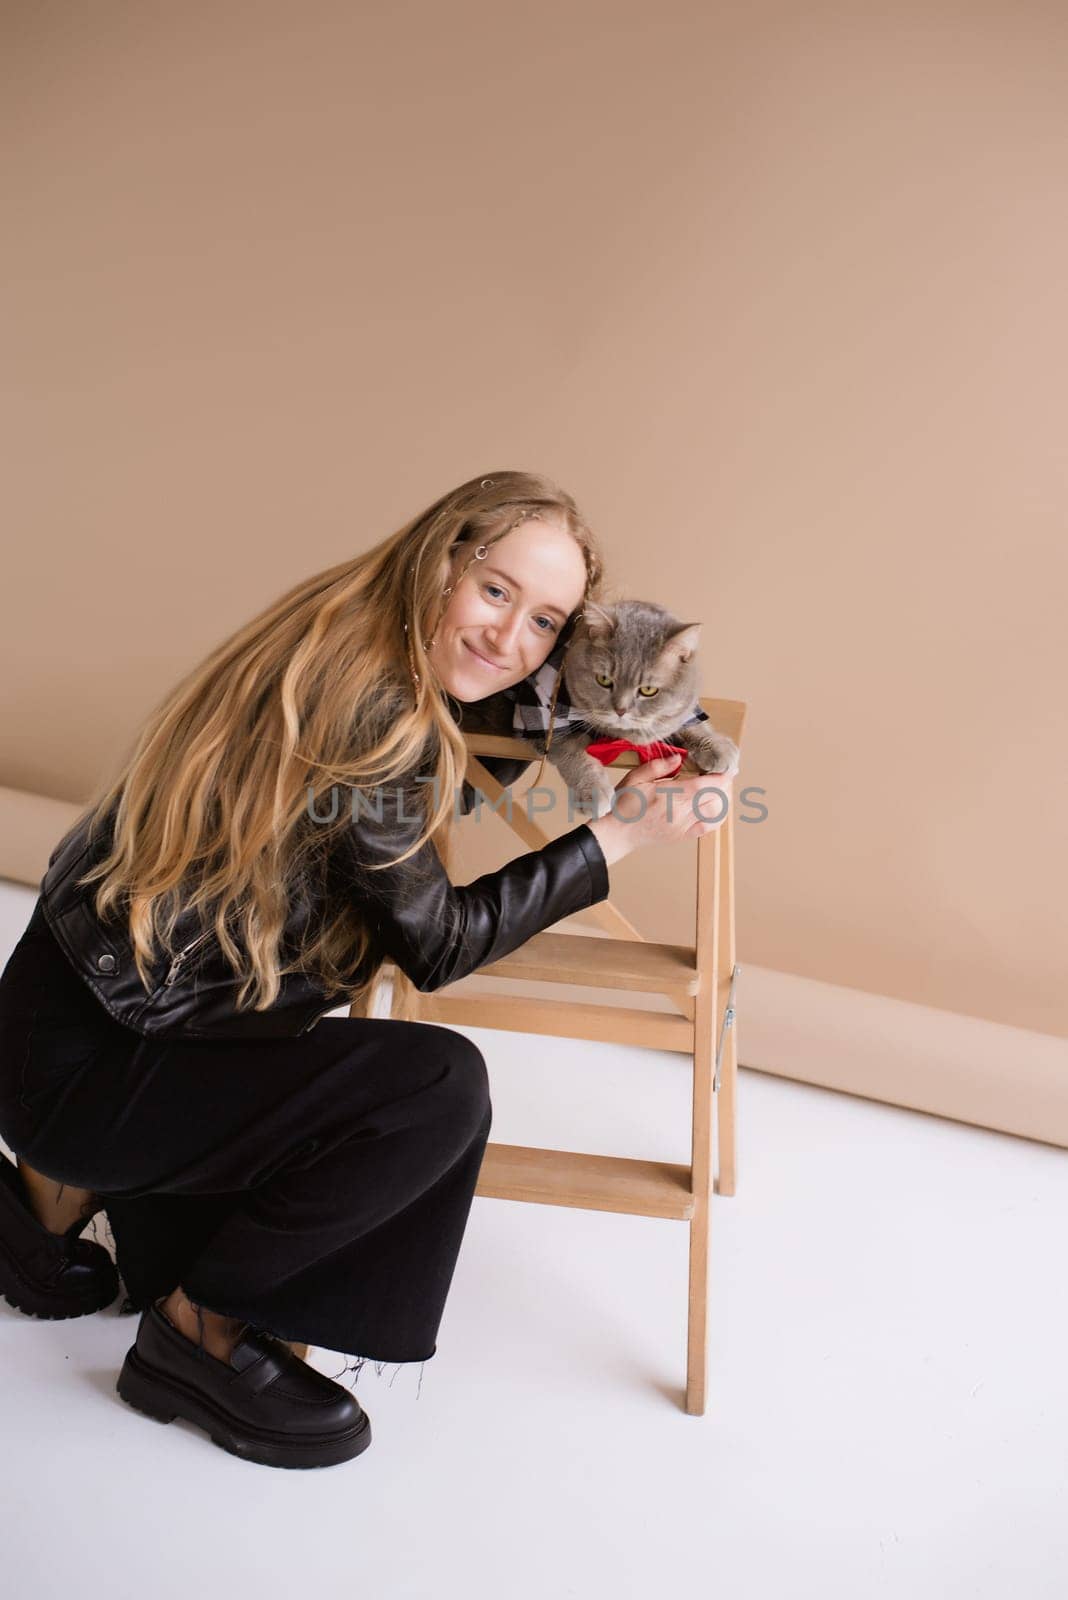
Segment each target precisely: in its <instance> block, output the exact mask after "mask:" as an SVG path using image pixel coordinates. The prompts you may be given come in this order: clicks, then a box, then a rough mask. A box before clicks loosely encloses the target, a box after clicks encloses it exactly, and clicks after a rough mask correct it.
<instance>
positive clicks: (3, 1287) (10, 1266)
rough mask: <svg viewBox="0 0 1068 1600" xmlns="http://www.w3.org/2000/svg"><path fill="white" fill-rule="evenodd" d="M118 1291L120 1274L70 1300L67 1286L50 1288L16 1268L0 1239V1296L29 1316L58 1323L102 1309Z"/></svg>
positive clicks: (15, 1263) (109, 1303)
mask: <svg viewBox="0 0 1068 1600" xmlns="http://www.w3.org/2000/svg"><path fill="white" fill-rule="evenodd" d="M118 1293H119V1275H118V1273H117V1272H115V1276H114V1279H110V1278H105V1280H104V1282H103V1283H102V1284H101V1285H100V1286H99V1288H97V1289H96V1290H95V1291H94V1292H93V1293H92V1294H88V1295H82V1296H80V1297H78V1298H77V1299H72V1297H71V1292H70V1290H69V1289H66V1290H64V1289H61V1288H60V1289H50V1288H49V1287H48V1285H47V1284H42V1283H35V1282H33V1281H32V1279H29V1278H25V1277H24V1276H23V1275H22V1273H21V1272H20V1271H19V1266H18V1262H17V1261H14V1260H12V1258H11V1256H10V1255H9V1254H8V1252H7V1250H6V1249H5V1248H4V1245H3V1242H2V1241H0V1299H4V1300H6V1301H7V1303H8V1305H9V1306H14V1308H15V1310H16V1311H21V1312H23V1313H24V1315H25V1316H28V1317H41V1318H43V1319H46V1320H48V1321H50V1322H59V1321H62V1320H65V1319H66V1318H68V1317H87V1316H89V1315H90V1313H91V1312H93V1311H103V1310H104V1308H105V1306H109V1305H111V1303H112V1301H113V1300H114V1299H115V1298H116V1296H117V1295H118Z"/></svg>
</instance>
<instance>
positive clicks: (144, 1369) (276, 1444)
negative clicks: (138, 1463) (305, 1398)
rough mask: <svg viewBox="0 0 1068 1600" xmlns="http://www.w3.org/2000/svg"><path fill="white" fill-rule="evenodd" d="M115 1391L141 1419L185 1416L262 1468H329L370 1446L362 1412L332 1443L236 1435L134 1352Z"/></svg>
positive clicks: (205, 1399) (198, 1397)
mask: <svg viewBox="0 0 1068 1600" xmlns="http://www.w3.org/2000/svg"><path fill="white" fill-rule="evenodd" d="M115 1387H116V1389H117V1390H118V1392H119V1394H120V1395H121V1396H122V1398H123V1399H124V1400H125V1401H126V1403H127V1405H131V1406H133V1407H134V1409H135V1410H136V1411H141V1412H143V1413H144V1415H145V1416H146V1417H153V1418H154V1419H155V1420H156V1421H157V1422H173V1421H174V1419H175V1417H184V1418H185V1420H186V1421H187V1422H192V1423H193V1424H194V1425H195V1426H196V1427H198V1428H203V1429H204V1430H205V1432H206V1433H207V1434H208V1435H209V1437H210V1438H211V1440H212V1443H213V1444H217V1445H218V1446H219V1448H220V1450H228V1451H229V1452H230V1454H231V1455H232V1456H240V1457H241V1459H242V1460H243V1461H256V1462H259V1463H260V1465H261V1466H265V1467H333V1466H337V1465H338V1464H339V1463H340V1462H342V1461H351V1460H352V1458H353V1457H354V1456H358V1455H360V1454H361V1452H362V1451H364V1450H366V1449H367V1446H368V1445H369V1444H370V1443H371V1423H370V1419H369V1418H368V1416H367V1414H366V1412H361V1415H360V1421H359V1422H358V1423H357V1424H356V1426H355V1427H354V1428H352V1429H351V1430H350V1431H349V1432H348V1433H342V1434H337V1435H335V1437H334V1438H332V1439H306V1440H301V1439H297V1438H294V1437H293V1436H292V1435H291V1434H285V1433H275V1432H272V1431H266V1430H263V1429H258V1428H257V1429H253V1428H250V1427H248V1425H247V1424H245V1423H242V1424H241V1425H240V1431H239V1429H238V1427H237V1426H236V1425H235V1422H234V1419H233V1417H228V1416H227V1415H226V1413H225V1412H224V1411H222V1410H220V1409H219V1408H218V1407H216V1406H214V1405H213V1404H212V1402H211V1399H210V1397H209V1396H207V1395H205V1394H202V1393H200V1392H199V1391H197V1390H195V1389H191V1388H188V1387H187V1386H186V1385H185V1384H183V1383H181V1382H180V1380H179V1379H177V1378H175V1377H174V1376H173V1375H171V1374H169V1373H168V1374H166V1375H164V1374H162V1373H159V1372H156V1371H154V1370H153V1368H151V1367H148V1366H146V1365H145V1363H144V1362H143V1361H141V1360H140V1359H139V1357H138V1354H137V1351H136V1349H135V1348H133V1349H131V1350H130V1351H129V1352H128V1354H127V1356H126V1360H125V1361H124V1362H123V1364H122V1371H121V1372H120V1373H119V1376H118V1379H117V1381H116V1384H115Z"/></svg>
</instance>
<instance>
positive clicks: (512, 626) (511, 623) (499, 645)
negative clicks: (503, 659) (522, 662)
mask: <svg viewBox="0 0 1068 1600" xmlns="http://www.w3.org/2000/svg"><path fill="white" fill-rule="evenodd" d="M522 623H523V619H522V617H519V616H514V617H510V618H508V620H507V621H505V620H504V619H503V618H502V619H501V620H500V621H499V622H495V623H494V624H493V626H492V627H489V628H487V629H486V632H487V634H488V635H489V637H490V639H491V640H492V642H493V645H494V647H495V649H496V650H497V652H498V654H499V655H502V656H506V655H510V654H514V652H515V650H516V648H517V646H518V644H519V630H520V628H521V627H522Z"/></svg>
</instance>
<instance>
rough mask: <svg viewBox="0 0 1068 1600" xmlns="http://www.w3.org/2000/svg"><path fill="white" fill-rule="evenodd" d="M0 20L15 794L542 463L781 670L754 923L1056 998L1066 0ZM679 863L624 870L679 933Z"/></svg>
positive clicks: (630, 585)
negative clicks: (284, 606) (180, 683)
mask: <svg viewBox="0 0 1068 1600" xmlns="http://www.w3.org/2000/svg"><path fill="white" fill-rule="evenodd" d="M3 28H4V40H3V51H2V57H3V62H4V65H3V84H2V94H0V102H2V105H3V138H2V140H0V162H2V165H3V197H2V198H3V207H2V215H3V218H4V231H5V235H6V238H5V242H4V261H5V273H6V278H7V288H6V292H5V294H4V296H3V305H2V314H3V318H4V322H5V327H4V329H3V344H4V348H5V351H6V355H5V359H4V364H3V365H4V369H3V377H2V382H3V387H4V416H3V418H2V437H3V440H4V445H5V447H6V452H7V455H8V460H7V464H6V466H5V468H4V474H3V484H4V487H3V497H4V505H5V523H6V530H7V542H6V555H5V558H4V559H5V582H4V610H3V627H2V629H0V649H2V651H3V661H2V668H3V680H4V686H5V713H4V719H3V727H2V742H0V784H3V785H6V786H7V787H9V788H12V789H16V790H21V791H26V792H27V793H29V794H33V795H46V796H50V797H53V798H55V799H60V800H66V801H74V802H77V801H80V800H81V799H82V797H83V796H84V795H85V794H86V793H87V792H88V791H89V789H90V788H91V786H92V785H93V784H94V783H95V782H96V781H97V780H98V779H99V778H100V777H101V775H102V774H104V773H105V772H106V771H107V770H108V769H109V766H110V763H111V762H113V761H114V760H115V759H116V757H117V756H118V754H119V753H120V751H122V750H123V749H124V748H125V747H126V745H127V743H128V741H129V740H130V739H131V738H132V736H133V732H134V730H135V728H136V726H137V724H138V721H139V719H140V718H141V717H142V716H143V715H144V714H145V712H146V711H147V710H148V709H149V708H150V707H151V706H152V705H153V704H154V703H155V702H156V701H157V699H158V698H159V697H160V696H161V695H162V694H163V693H164V691H165V690H166V689H167V688H168V687H169V686H170V684H171V683H172V682H173V681H174V679H175V678H176V676H177V675H178V674H179V673H181V672H184V671H185V670H186V669H187V668H188V667H189V666H190V665H191V664H192V663H193V662H194V661H195V660H197V659H198V658H199V657H200V656H201V655H203V653H204V652H205V651H207V650H208V649H209V648H210V647H211V646H212V645H214V644H215V642H216V641H217V640H218V639H219V638H220V637H221V636H222V635H224V634H225V633H227V632H229V631H230V630H231V629H233V628H234V627H235V626H236V625H237V624H239V623H240V622H242V621H243V620H244V619H246V618H247V617H248V616H249V615H251V614H252V613H253V612H254V611H255V610H258V609H259V608H260V607H261V606H262V605H264V604H265V603H266V602H267V601H269V600H271V599H272V597H274V596H275V595H277V594H278V593H279V592H280V591H281V590H282V589H284V588H285V587H287V586H288V585H290V584H292V583H293V582H294V581H295V580H297V579H298V578H299V577H301V576H302V575H303V574H305V573H307V572H309V571H312V570H314V569H317V568H319V567H322V566H326V565H327V564H328V563H331V562H335V561H337V560H339V559H340V558H342V557H343V556H345V555H346V554H348V553H349V552H351V551H354V550H358V549H360V548H363V547H365V546H366V545H367V544H369V543H371V542H372V541H375V540H377V539H379V538H380V537H381V536H382V535H383V534H384V533H385V532H387V531H388V530H390V529H391V528H393V527H394V526H396V525H398V524H399V523H400V522H401V521H402V520H404V519H405V518H407V517H409V516H411V515H412V514H413V513H414V512H415V511H416V510H417V509H419V508H420V507H421V506H423V505H424V504H425V503H426V502H428V501H429V500H430V499H432V498H433V497H436V496H437V495H439V494H441V493H442V492H443V491H444V490H445V489H447V488H448V487H450V486H451V485H452V484H454V483H456V482H459V481H460V480H462V479H464V478H466V477H468V476H469V475H471V474H474V473H481V472H490V471H492V470H493V469H495V468H504V467H512V466H515V467H523V468H532V469H536V470H539V471H546V472H548V473H550V474H552V475H553V476H555V477H556V478H558V479H559V480H560V481H561V482H562V483H564V484H565V485H567V486H568V488H570V490H571V491H572V493H574V494H575V496H576V498H577V499H578V500H579V502H580V504H581V505H582V506H583V507H584V509H585V511H586V513H587V515H588V516H589V517H590V519H591V520H592V521H593V522H594V523H595V524H596V526H597V527H598V529H599V530H600V531H601V533H602V535H603V537H604V539H605V541H606V544H607V547H608V552H609V557H610V564H611V576H612V578H613V580H614V584H615V592H616V593H617V594H618V595H631V596H643V597H646V598H651V599H656V600H659V601H660V602H662V603H663V604H666V605H668V606H670V607H671V608H672V609H673V610H675V611H676V612H677V613H678V615H679V616H680V617H681V618H682V619H683V620H685V621H694V620H701V621H702V622H703V623H704V642H703V651H702V655H703V685H702V687H703V692H704V693H706V694H709V695H717V696H721V697H726V698H734V699H741V700H745V701H747V702H748V703H749V707H750V711H749V724H748V736H747V742H746V747H745V752H744V757H743V765H742V773H741V777H740V779H739V782H738V785H737V788H738V791H739V793H740V791H741V789H742V788H743V787H744V786H745V785H746V784H748V785H753V786H757V787H759V788H760V789H762V790H763V791H764V794H763V803H764V804H765V805H766V806H767V808H768V813H769V815H768V818H767V821H766V822H763V823H761V824H758V825H749V826H745V825H741V824H740V825H739V828H738V838H737V850H738V873H739V886H738V938H739V959H740V960H743V961H748V962H750V963H756V964H757V965H758V966H759V967H762V968H765V969H770V970H772V971H774V972H778V973H783V974H792V975H799V976H801V977H804V978H813V979H821V980H825V981H827V982H828V983H831V984H836V985H844V986H846V987H848V988H850V989H857V990H862V991H867V992H869V993H870V994H873V995H879V996H886V997H895V998H897V999H900V1000H906V1001H915V1002H920V1003H921V1004H922V1005H925V1006H932V1007H938V1008H942V1009H944V1010H946V1011H948V1012H956V1013H964V1014H966V1015H967V1016H969V1017H971V1018H978V1019H988V1020H991V1021H994V1022H1001V1023H1006V1024H1012V1025H1015V1026H1016V1027H1018V1028H1022V1029H1029V1030H1037V1031H1038V1032H1040V1033H1045V1034H1047V1035H1055V1036H1058V1037H1060V1038H1063V1037H1064V1036H1066V1035H1068V993H1066V989H1065V985H1064V983H1063V981H1062V979H1063V968H1064V958H1065V953H1066V948H1068V938H1066V933H1068V924H1066V916H1065V910H1064V906H1065V894H1066V889H1068V882H1066V878H1068V874H1066V873H1065V854H1066V852H1065V845H1064V820H1063V810H1064V802H1065V798H1066V794H1068V784H1066V777H1068V771H1066V766H1068V754H1066V752H1068V737H1066V733H1068V729H1066V719H1065V713H1064V709H1063V696H1064V680H1065V665H1066V660H1065V656H1066V650H1065V644H1064V621H1063V613H1064V609H1065V591H1066V587H1068V583H1066V580H1068V558H1066V556H1065V553H1064V547H1063V545H1062V544H1061V543H1060V542H1059V541H1058V539H1057V533H1058V531H1059V529H1060V526H1061V525H1062V524H1063V521H1064V509H1065V503H1066V496H1065V485H1064V473H1065V457H1064V448H1063V428H1064V416H1065V396H1064V393H1063V388H1064V373H1065V370H1066V355H1068V351H1066V349H1065V344H1066V337H1065V318H1064V298H1063V292H1064V284H1065V282H1066V281H1068V260H1066V248H1065V246H1066V237H1068V234H1066V227H1065V203H1064V202H1065V188H1064V178H1065V162H1064V152H1065V135H1066V133H1068V113H1066V110H1065V98H1064V70H1065V61H1066V55H1065V52H1066V49H1068V19H1066V14H1065V10H1064V8H1063V7H1062V6H1057V5H1053V4H1050V5H1042V4H1028V3H1023V4H1021V3H1020V0H1013V3H1009V0H1004V3H1002V4H988V5H983V4H967V5H965V4H959V5H951V4H940V3H938V0H926V3H923V4H914V3H905V4H903V3H901V0H896V3H894V4H892V5H889V4H888V5H885V6H883V5H872V4H869V5H864V4H857V5H853V6H845V5H837V4H809V5H798V4H793V3H780V4H756V5H752V4H749V5H745V6H736V7H731V6H717V5H710V4H707V3H693V4H677V3H675V4H673V3H671V0H668V3H665V4H661V5H658V6H655V7H651V8H650V7H648V6H647V5H645V4H641V5H637V4H633V3H626V4H620V3H618V0H613V3H611V4H600V5H583V4H581V3H580V4H578V5H575V4H573V3H572V4H568V5H563V4H559V3H557V0H552V3H549V4H543V5H541V6H539V7H538V8H537V9H536V11H535V10H531V9H529V8H525V9H523V10H516V11H515V12H512V13H509V12H508V11H507V10H504V11H502V10H501V8H500V7H498V6H490V5H488V4H487V5H466V6H456V5H453V6H450V7H448V8H446V9H445V10H440V9H439V8H437V7H434V6H431V5H429V4H422V5H410V4H409V5H405V4H393V5H391V6H389V7H384V6H383V7H375V8H371V7H368V6H362V5H353V4H336V5H331V4H315V3H311V4H301V5H297V4H289V5H285V6H275V5H270V4H264V3H257V4H249V5H235V4H221V5H220V4H207V3H203V4H190V5H183V6H179V5H173V6H171V7H170V8H169V9H168V8H157V7H151V8H149V7H141V6H138V5H136V4H129V5H114V4H107V3H100V0H98V3H94V4H93V5H92V6H91V7H81V6H74V5H70V4H66V5H55V4H52V5H47V4H36V3H35V4H29V3H26V4H22V5H9V6H8V7H7V8H6V10H5V12H4V23H3ZM495 829H497V830H499V829H500V825H499V824H497V823H492V824H491V825H490V827H488V828H487V829H486V831H485V832H484V833H483V834H482V835H481V836H480V837H479V838H478V839H477V840H475V841H473V842H472V845H471V848H472V849H473V852H474V854H473V857H472V859H471V861H470V867H471V871H472V872H473V871H474V870H476V869H477V870H484V867H485V866H486V865H489V864H490V863H491V860H492V859H500V848H501V846H502V844H503V845H504V846H505V847H506V849H507V852H508V853H510V854H514V853H515V852H516V849H517V848H518V842H517V841H514V840H512V839H511V836H510V835H505V834H503V833H502V832H500V831H498V832H494V830H495ZM483 852H484V853H485V861H484V862H483V861H482V860H481V856H482V853H483ZM690 868H691V861H690V859H689V856H688V853H687V847H686V846H674V847H669V848H668V850H667V853H665V851H664V849H658V850H654V851H648V852H644V853H642V854H641V855H639V856H636V857H633V858H630V859H628V860H627V861H626V862H624V863H622V864H621V867H620V868H619V869H614V870H613V876H614V877H616V875H617V872H618V885H619V890H620V894H619V901H620V905H621V908H622V909H623V910H624V911H625V912H626V913H627V914H629V915H631V916H632V917H633V918H634V919H635V920H638V921H640V922H641V924H642V926H643V928H644V929H645V930H646V931H647V932H648V933H649V934H650V935H651V936H653V937H657V938H663V939H669V940H675V941H678V942H683V941H685V940H687V939H688V938H691V937H692V927H691V916H690V910H689V895H690V893H691V879H690V875H689V874H690ZM742 1044H743V1060H746V1059H747V1057H746V1054H745V1049H744V1045H745V1036H744V1033H743V1040H742Z"/></svg>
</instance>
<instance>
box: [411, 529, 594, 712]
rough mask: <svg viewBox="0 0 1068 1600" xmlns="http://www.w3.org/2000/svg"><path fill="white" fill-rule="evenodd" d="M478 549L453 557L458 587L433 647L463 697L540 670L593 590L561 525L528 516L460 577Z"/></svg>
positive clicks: (438, 665) (432, 655) (443, 673)
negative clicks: (587, 594)
mask: <svg viewBox="0 0 1068 1600" xmlns="http://www.w3.org/2000/svg"><path fill="white" fill-rule="evenodd" d="M473 553H474V547H473V546H472V545H467V546H465V547H464V548H463V549H462V550H460V551H459V552H458V553H456V554H454V556H453V558H452V567H451V572H450V577H449V582H450V583H452V584H454V585H455V587H454V589H453V592H452V595H451V596H450V598H449V603H448V606H447V607H446V609H445V612H444V614H443V616H442V618H441V621H440V622H439V623H438V626H437V628H436V629H435V632H434V643H433V645H432V647H431V648H430V649H429V650H428V651H427V655H428V657H429V659H430V660H431V661H432V662H433V664H434V669H435V671H436V672H437V675H438V678H439V679H440V681H441V684H442V686H443V687H444V688H445V689H447V690H448V691H449V693H450V694H451V695H453V696H454V697H455V698H456V699H457V700H460V701H462V702H470V701H474V700H484V699H485V698H486V696H487V695H490V694H496V692H497V690H498V689H509V688H511V686H512V685H513V684H516V683H519V682H521V681H522V679H523V678H526V677H529V676H530V674H531V673H532V672H536V671H537V670H538V668H539V667H540V666H541V665H542V664H543V662H544V661H545V659H546V657H547V656H548V655H549V652H550V651H551V650H552V648H553V646H554V645H555V643H556V641H557V639H558V638H559V636H560V632H561V629H562V628H563V626H564V623H565V622H566V621H567V618H568V616H569V615H570V613H571V612H572V611H575V610H577V609H578V607H579V606H580V605H581V604H582V601H583V599H584V597H585V593H586V562H585V559H584V557H583V554H582V549H581V547H580V546H579V545H578V544H577V543H576V541H575V540H574V538H573V537H572V536H571V534H570V533H568V531H567V529H566V528H564V527H562V526H561V525H560V524H559V523H556V522H549V521H541V520H540V519H531V520H529V521H527V522H521V523H520V524H519V526H518V527H517V528H513V529H512V530H511V532H510V533H506V534H505V536H504V538H503V539H498V540H497V542H496V544H491V545H490V547H489V554H488V555H487V556H486V557H485V559H484V560H482V561H471V565H470V566H469V567H468V569H467V574H466V576H465V577H464V578H463V580H462V581H460V582H459V583H457V578H458V575H459V573H460V572H462V571H463V568H464V564H465V563H466V562H467V561H469V560H470V559H471V556H472V555H473Z"/></svg>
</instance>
